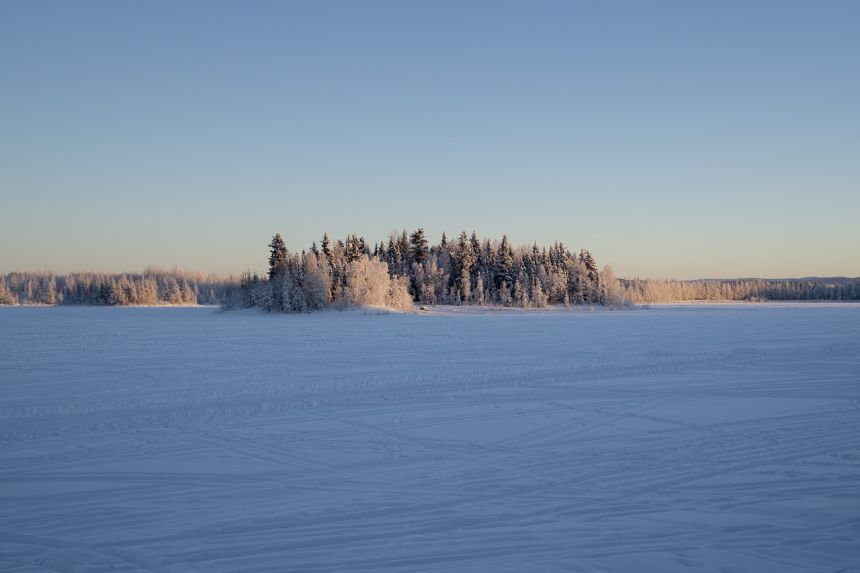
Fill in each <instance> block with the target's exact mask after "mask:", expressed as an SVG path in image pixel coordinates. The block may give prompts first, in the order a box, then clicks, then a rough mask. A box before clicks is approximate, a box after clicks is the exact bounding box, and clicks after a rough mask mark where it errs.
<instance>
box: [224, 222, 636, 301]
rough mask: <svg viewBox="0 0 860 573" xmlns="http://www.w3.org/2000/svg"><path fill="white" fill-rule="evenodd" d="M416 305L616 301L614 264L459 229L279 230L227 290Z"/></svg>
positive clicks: (240, 295) (242, 294) (274, 297)
mask: <svg viewBox="0 0 860 573" xmlns="http://www.w3.org/2000/svg"><path fill="white" fill-rule="evenodd" d="M413 302H417V303H422V304H455V305H500V306H515V307H521V308H528V307H546V306H549V305H553V304H564V305H572V304H619V303H621V302H622V298H621V291H620V289H619V287H618V283H617V281H616V280H615V278H614V277H613V276H612V272H611V269H608V268H606V269H604V271H603V272H600V271H599V270H598V267H597V261H596V260H595V259H594V257H593V256H592V255H591V253H590V252H588V251H587V250H582V251H580V252H579V254H578V255H577V254H575V253H572V252H571V251H569V250H568V249H567V248H565V246H564V245H563V244H561V243H555V244H554V245H552V246H551V247H548V248H546V247H544V248H539V247H538V246H537V245H533V246H532V247H516V248H515V247H513V246H512V245H511V244H510V242H509V241H508V238H507V236H505V237H502V240H501V241H491V240H489V239H483V240H479V239H478V237H477V235H476V234H475V233H474V232H473V233H472V234H471V236H470V235H467V234H466V232H465V231H464V232H462V233H460V236H459V237H458V238H457V239H456V240H454V241H449V240H448V239H447V237H446V236H445V235H444V234H443V235H442V240H441V241H440V243H439V244H437V245H430V243H429V241H428V240H427V238H426V236H425V234H424V230H423V229H420V228H419V229H417V230H416V231H415V232H413V233H411V234H409V233H407V232H406V231H405V230H404V231H403V232H402V233H401V234H399V235H392V236H390V237H389V239H388V241H387V242H386V241H382V242H380V243H376V244H373V245H372V246H371V245H368V244H367V242H366V241H365V240H364V237H358V236H356V235H350V236H348V237H346V239H345V240H343V241H340V240H338V241H335V242H334V243H332V241H331V240H330V239H329V237H328V234H325V235H323V238H322V241H321V242H320V244H319V245H317V244H316V243H314V244H313V245H312V246H311V248H310V250H305V251H302V252H301V253H291V252H289V251H288V250H287V248H286V246H285V244H284V241H283V240H282V238H281V236H280V235H279V234H278V235H275V236H274V237H273V239H272V242H271V243H270V244H269V271H268V273H267V276H265V277H260V276H257V275H252V274H251V273H245V274H243V275H242V277H241V279H240V284H239V287H238V288H237V289H235V290H234V291H233V292H231V293H230V296H229V297H228V300H227V301H226V306H227V307H228V308H245V307H261V308H264V309H266V310H269V311H283V312H302V311H306V310H315V309H321V308H327V307H347V306H356V305H358V306H388V307H394V308H401V309H405V308H409V307H411V305H412V303H413Z"/></svg>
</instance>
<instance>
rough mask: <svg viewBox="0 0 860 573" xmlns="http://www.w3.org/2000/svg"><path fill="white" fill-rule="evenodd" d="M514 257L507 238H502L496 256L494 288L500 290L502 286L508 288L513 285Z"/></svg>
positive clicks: (505, 236)
mask: <svg viewBox="0 0 860 573" xmlns="http://www.w3.org/2000/svg"><path fill="white" fill-rule="evenodd" d="M513 270H514V255H513V250H512V249H511V245H510V243H508V236H507V235H504V236H502V244H501V245H499V251H498V254H497V256H496V286H497V287H498V288H499V289H501V288H502V285H508V287H510V286H511V285H512V284H513Z"/></svg>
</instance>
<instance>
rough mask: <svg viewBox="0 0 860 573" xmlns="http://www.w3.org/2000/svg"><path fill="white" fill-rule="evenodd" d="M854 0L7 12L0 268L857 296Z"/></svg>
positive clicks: (3, 9)
mask: <svg viewBox="0 0 860 573" xmlns="http://www.w3.org/2000/svg"><path fill="white" fill-rule="evenodd" d="M858 29H860V2H855V1H850V2H837V1H827V2H808V1H802V2H794V1H779V2H767V1H760V2H728V1H720V2H683V1H679V2H659V1H654V2H638V1H637V2H619V1H612V0H610V1H606V2H575V1H564V2H541V1H525V0H524V1H521V2H505V1H478V0H475V1H466V2H462V1H461V2H443V1H435V0H434V1H432V2H430V1H426V2H417V1H406V2H403V1H390V2H375V1H361V2H354V1H350V2H326V1H320V2H301V3H300V2H286V1H283V2H281V1H272V2H260V1H247V2H240V1H234V2H219V1H211V0H210V1H205V2H194V1H190V0H183V1H182V2H167V1H164V2H158V1H152V2H142V1H140V2H132V1H120V2H116V1H103V2H91V1H79V2H61V1H57V2H45V1H41V0H6V1H4V2H0V272H10V271H14V270H54V271H56V272H68V271H71V270H97V271H139V270H142V269H143V268H144V267H145V266H147V265H151V264H152V265H159V266H162V267H171V266H179V267H183V268H187V269H191V270H198V271H203V272H215V273H222V274H227V273H239V272H241V271H243V270H245V269H254V270H259V269H263V268H265V264H266V257H267V248H266V245H267V243H268V242H269V240H270V239H271V236H272V235H273V234H274V233H275V232H280V233H281V234H282V235H283V236H284V238H285V240H286V242H287V246H288V247H289V248H290V249H291V250H301V249H302V248H306V247H308V246H310V243H311V241H313V240H315V239H316V240H318V239H319V237H320V236H321V235H322V234H323V232H324V231H327V232H328V233H329V234H330V235H332V236H334V237H343V236H345V235H346V234H348V233H356V234H360V235H364V236H365V237H366V238H367V240H368V241H369V242H375V241H377V240H381V239H383V238H385V237H387V236H388V234H389V233H390V232H392V231H396V230H399V229H402V228H407V229H410V230H411V229H414V228H416V227H419V226H421V227H424V228H425V229H426V231H427V234H428V235H429V237H430V238H431V239H432V240H433V242H436V241H438V239H439V237H440V236H441V234H442V232H443V231H445V232H447V234H448V235H449V236H452V235H456V234H458V233H459V231H461V230H467V231H469V232H471V231H472V230H475V231H477V233H478V234H479V235H480V236H485V237H501V235H503V234H507V235H508V237H509V238H510V239H511V241H512V242H513V243H515V244H532V243H533V242H537V243H538V244H549V243H552V242H555V241H562V242H563V243H565V244H566V245H567V246H568V247H570V248H572V249H576V250H578V249H581V248H587V249H590V250H591V252H592V253H593V254H594V255H595V256H596V258H597V260H598V262H599V263H600V264H609V265H611V266H612V267H613V268H614V270H615V273H616V274H617V275H619V276H628V277H633V276H639V277H665V278H679V279H684V278H706V277H707V278H720V277H725V278H729V277H750V276H757V277H798V276H812V275H818V276H837V275H839V276H860V224H858V214H860V34H858V32H857V30H858Z"/></svg>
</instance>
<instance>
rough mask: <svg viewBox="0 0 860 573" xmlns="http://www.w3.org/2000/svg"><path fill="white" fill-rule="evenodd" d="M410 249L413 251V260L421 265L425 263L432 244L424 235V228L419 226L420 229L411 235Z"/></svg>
mask: <svg viewBox="0 0 860 573" xmlns="http://www.w3.org/2000/svg"><path fill="white" fill-rule="evenodd" d="M410 250H411V253H412V260H413V261H414V262H416V263H418V264H419V265H423V264H424V263H425V262H427V258H428V257H429V256H430V244H429V243H428V242H427V238H426V237H425V236H424V229H423V228H421V227H418V229H417V230H416V231H415V232H414V233H412V236H411V237H410Z"/></svg>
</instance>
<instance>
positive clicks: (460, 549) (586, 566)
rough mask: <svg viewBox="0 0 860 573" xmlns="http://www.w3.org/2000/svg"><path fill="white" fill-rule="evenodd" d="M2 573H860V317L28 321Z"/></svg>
mask: <svg viewBox="0 0 860 573" xmlns="http://www.w3.org/2000/svg"><path fill="white" fill-rule="evenodd" d="M0 570H2V571H9V572H12V571H57V572H73V571H175V572H180V571H183V572H184V571H190V572H194V571H246V572H263V571H312V572H313V571H320V572H322V571H512V572H513V571H516V572H520V571H636V572H649V571H653V572H663V571H715V572H716V571H720V572H729V571H756V572H762V571H764V572H767V571H773V572H801V571H802V572H808V571H860V305H849V304H845V305H774V306H768V305H715V306H707V305H701V306H677V307H671V306H666V307H654V308H651V309H648V310H642V309H634V310H624V311H614V312H570V313H569V312H546V313H541V312H528V313H504V312H485V313H482V312H480V311H474V310H470V311H467V312H462V313H458V312H457V311H456V310H444V309H442V310H440V309H431V311H430V312H428V313H423V314H417V315H396V314H391V315H372V314H364V313H361V312H329V313H319V314H312V315H302V316H266V315H262V314H257V313H248V312H233V313H219V312H217V311H216V310H214V309H206V308H170V309H166V308H63V307H61V308H0Z"/></svg>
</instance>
